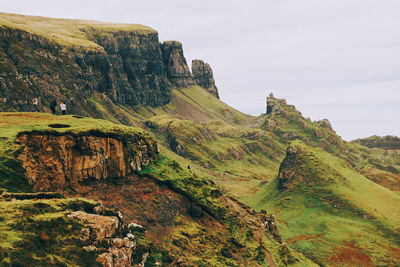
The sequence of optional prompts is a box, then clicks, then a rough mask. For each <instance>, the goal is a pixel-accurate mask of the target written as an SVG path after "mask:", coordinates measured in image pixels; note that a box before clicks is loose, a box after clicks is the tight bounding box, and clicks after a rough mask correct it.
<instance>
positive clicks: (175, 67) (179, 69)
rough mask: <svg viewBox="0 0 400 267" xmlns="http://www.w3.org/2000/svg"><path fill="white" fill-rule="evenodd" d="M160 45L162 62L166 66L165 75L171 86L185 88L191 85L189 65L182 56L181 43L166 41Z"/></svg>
mask: <svg viewBox="0 0 400 267" xmlns="http://www.w3.org/2000/svg"><path fill="white" fill-rule="evenodd" d="M161 47H162V52H163V56H164V64H165V66H166V67H167V76H168V79H169V80H170V81H171V83H172V84H173V86H175V87H178V88H185V87H189V86H190V85H193V81H192V78H191V73H190V70H189V67H188V65H187V63H186V59H185V57H184V56H183V49H182V44H181V43H180V42H176V41H167V42H164V43H163V44H162V46H161Z"/></svg>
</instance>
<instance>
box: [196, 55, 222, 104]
mask: <svg viewBox="0 0 400 267" xmlns="http://www.w3.org/2000/svg"><path fill="white" fill-rule="evenodd" d="M192 73H193V81H194V82H195V83H196V84H197V85H199V86H201V87H203V88H204V89H206V90H207V91H208V92H209V93H210V94H212V95H214V96H215V97H216V98H218V99H219V94H218V89H217V87H216V86H215V80H214V74H213V71H212V69H211V67H210V65H209V64H208V63H205V62H204V61H202V60H199V59H195V60H193V61H192Z"/></svg>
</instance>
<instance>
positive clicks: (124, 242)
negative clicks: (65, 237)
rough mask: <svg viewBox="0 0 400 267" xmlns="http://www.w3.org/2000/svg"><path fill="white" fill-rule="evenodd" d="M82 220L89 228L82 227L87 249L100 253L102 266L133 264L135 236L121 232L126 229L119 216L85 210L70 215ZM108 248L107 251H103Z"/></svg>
mask: <svg viewBox="0 0 400 267" xmlns="http://www.w3.org/2000/svg"><path fill="white" fill-rule="evenodd" d="M68 217H70V218H75V219H78V220H79V221H81V222H82V223H83V224H84V225H85V226H86V227H87V228H84V229H82V237H81V240H82V241H83V242H84V243H86V244H87V245H86V246H84V247H83V249H85V250H86V251H89V252H95V253H96V252H97V253H100V254H99V255H98V256H97V258H96V262H97V263H99V264H100V265H101V266H106V267H113V266H132V253H133V252H134V250H135V249H136V240H135V236H134V235H132V234H131V233H128V234H127V236H126V237H123V236H121V234H119V233H118V231H119V232H124V231H121V230H122V229H125V232H127V231H129V229H127V228H126V227H123V226H122V225H121V224H120V223H119V220H118V218H117V217H114V216H102V215H97V214H90V213H86V212H84V211H75V212H72V213H71V214H69V215H68ZM104 250H106V251H105V252H103V251H104Z"/></svg>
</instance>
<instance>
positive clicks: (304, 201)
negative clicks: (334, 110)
mask: <svg viewBox="0 0 400 267" xmlns="http://www.w3.org/2000/svg"><path fill="white" fill-rule="evenodd" d="M247 201H248V203H249V204H250V205H252V206H254V207H257V208H258V209H267V210H268V211H270V212H272V213H275V214H276V215H277V218H278V225H279V226H280V228H281V232H282V233H283V237H284V239H286V240H287V242H288V243H289V244H290V246H291V247H293V248H295V249H297V250H299V251H301V252H302V253H304V254H305V255H307V256H308V257H309V258H311V259H313V260H314V261H316V262H318V263H320V264H324V265H325V264H328V265H335V266H355V265H359V266H374V265H379V264H383V265H397V264H399V261H398V259H397V257H396V251H398V250H399V249H400V233H399V231H398V224H399V222H400V208H399V207H400V197H399V196H398V195H397V194H396V193H394V192H392V191H390V190H388V189H386V188H383V187H381V186H379V185H377V184H375V183H373V182H371V181H370V180H368V179H367V178H365V177H364V176H362V175H361V174H359V173H357V172H356V171H354V170H353V169H352V168H351V167H350V165H349V164H348V163H347V162H345V161H343V160H341V159H339V158H337V157H335V156H333V155H331V154H329V153H327V152H325V151H323V150H322V149H317V148H312V147H309V146H307V145H305V144H304V143H303V142H301V141H294V142H292V143H291V145H290V146H289V148H288V150H287V154H286V157H285V159H284V160H283V162H282V164H281V167H280V172H279V175H278V177H277V178H276V179H275V180H274V181H273V182H271V183H270V184H268V185H266V186H264V187H263V188H262V189H261V190H260V191H259V192H257V193H256V194H255V196H254V197H252V198H249V199H247Z"/></svg>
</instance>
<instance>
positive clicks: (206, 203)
mask: <svg viewBox="0 0 400 267" xmlns="http://www.w3.org/2000/svg"><path fill="white" fill-rule="evenodd" d="M0 34H1V36H2V38H1V39H0V69H1V70H2V71H1V72H0V87H1V90H0V94H1V98H0V100H1V101H0V102H1V103H0V110H2V111H3V112H2V113H0V133H1V136H0V137H1V138H0V190H1V191H2V192H3V193H2V195H1V197H0V207H1V209H0V228H1V229H2V234H1V235H0V259H1V260H2V263H4V264H15V265H18V264H20V265H24V264H25V265H26V264H27V263H28V262H29V263H35V264H36V265H94V264H100V265H103V266H121V265H122V266H126V265H134V264H142V266H143V265H146V266H153V265H156V264H158V265H165V266H170V265H171V266H178V265H179V266H287V265H290V266H292V265H293V266H315V265H321V266H376V265H385V266H396V265H398V264H400V263H399V257H398V254H399V251H400V240H399V234H400V232H399V228H398V223H399V219H400V218H399V214H400V212H399V209H398V207H399V204H400V203H399V201H400V199H399V193H398V192H399V190H400V182H399V181H400V177H399V172H400V158H399V149H398V148H397V147H396V146H395V144H396V140H397V139H396V138H386V139H385V138H383V139H382V140H380V139H379V138H373V139H374V140H373V141H364V140H362V139H360V140H356V141H353V142H346V141H344V140H342V139H341V138H340V136H338V135H337V134H336V132H335V131H334V129H333V128H332V126H331V125H330V123H329V121H328V120H327V119H324V120H321V121H312V120H311V119H309V118H304V117H303V116H302V114H301V112H299V111H298V110H297V109H296V108H295V107H294V106H292V105H290V104H288V103H287V102H286V101H285V100H284V99H277V98H275V97H274V96H273V95H272V94H271V95H270V96H269V97H267V106H266V113H265V114H261V115H260V116H257V117H255V116H250V115H247V114H243V113H241V112H240V111H237V110H235V109H234V108H232V107H230V106H228V105H227V104H225V103H223V102H222V101H221V100H219V94H218V90H217V87H216V85H215V81H214V78H213V72H212V69H211V67H210V66H209V65H208V64H207V63H204V62H203V61H201V60H194V61H193V62H192V68H191V71H190V69H189V67H188V66H187V63H186V59H185V58H184V55H183V49H182V44H181V43H179V42H176V41H167V42H163V43H160V42H159V41H158V36H157V32H156V31H155V30H153V29H151V28H148V27H145V26H142V25H120V24H107V23H102V22H93V21H81V20H59V19H49V18H42V17H29V16H20V15H12V14H4V13H2V14H0ZM35 98H38V105H37V107H36V106H35V105H33V100H34V99H35ZM53 99H56V100H57V101H58V102H61V101H66V104H67V107H68V113H69V114H74V115H66V116H57V115H50V114H47V113H49V112H50V109H49V104H50V102H51V101H52V100H53ZM36 109H37V110H38V111H40V112H21V111H35V110H36ZM46 112H47V113H46ZM375 139H378V140H375ZM97 222H98V223H97ZM54 244H55V245H54ZM27 248H34V249H30V250H29V253H28V249H27ZM136 266H139V265H136Z"/></svg>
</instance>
